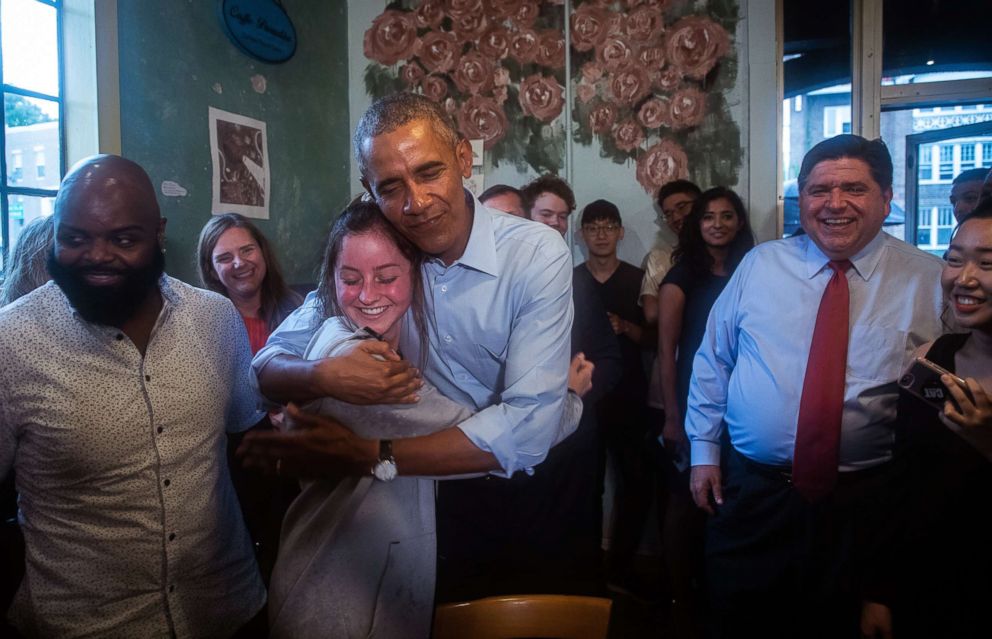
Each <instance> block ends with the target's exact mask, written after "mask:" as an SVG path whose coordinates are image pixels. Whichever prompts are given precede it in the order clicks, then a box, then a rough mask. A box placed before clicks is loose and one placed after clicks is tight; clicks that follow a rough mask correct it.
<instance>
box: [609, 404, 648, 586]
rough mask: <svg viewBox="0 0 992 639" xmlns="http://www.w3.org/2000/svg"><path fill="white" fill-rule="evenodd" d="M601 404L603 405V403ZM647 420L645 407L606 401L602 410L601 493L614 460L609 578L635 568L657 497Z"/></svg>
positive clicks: (626, 574)
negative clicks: (635, 557) (634, 564)
mask: <svg viewBox="0 0 992 639" xmlns="http://www.w3.org/2000/svg"><path fill="white" fill-rule="evenodd" d="M601 406H602V405H601ZM647 425H648V419H647V415H646V410H644V409H643V407H642V406H634V407H629V406H628V407H627V408H626V410H619V409H618V408H617V404H616V403H615V402H614V403H613V404H607V407H606V409H605V410H601V411H600V431H601V432H602V438H603V441H604V443H605V444H606V445H605V448H604V449H601V453H600V455H601V456H600V480H599V481H600V494H601V495H602V494H603V492H604V491H605V486H606V481H605V469H606V463H607V454H609V458H610V459H612V461H613V469H614V471H615V474H614V483H615V486H614V493H613V498H614V499H613V521H612V526H611V533H610V565H609V567H608V572H609V574H608V575H607V576H608V578H609V579H612V580H617V581H620V582H622V581H623V580H624V579H625V578H626V577H627V576H628V574H629V572H630V571H631V570H632V568H633V560H634V555H635V554H636V553H637V549H638V546H639V545H640V543H641V536H642V535H643V533H644V524H645V522H646V521H647V517H648V511H649V510H650V509H651V502H652V500H653V499H654V496H655V483H656V481H657V479H658V478H657V473H656V471H657V468H656V467H655V464H654V460H653V459H652V455H651V452H650V450H649V447H650V441H649V438H650V437H651V436H650V435H649V434H648V428H647Z"/></svg>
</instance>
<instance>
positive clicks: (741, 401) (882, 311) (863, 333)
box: [685, 232, 942, 471]
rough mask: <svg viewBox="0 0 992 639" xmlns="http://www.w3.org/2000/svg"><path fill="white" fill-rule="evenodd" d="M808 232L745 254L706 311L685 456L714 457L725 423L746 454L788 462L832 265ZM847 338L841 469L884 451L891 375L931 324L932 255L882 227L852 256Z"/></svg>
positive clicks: (891, 408) (871, 461) (892, 398)
mask: <svg viewBox="0 0 992 639" xmlns="http://www.w3.org/2000/svg"><path fill="white" fill-rule="evenodd" d="M828 261H829V258H827V256H826V255H824V254H823V253H822V252H821V251H820V249H819V248H818V247H817V246H816V244H815V243H814V242H813V241H812V240H810V238H809V237H808V236H805V235H804V236H800V237H794V238H789V239H786V240H778V241H774V242H766V243H764V244H761V245H760V246H757V247H755V248H754V249H753V250H751V252H750V253H748V254H747V255H746V256H745V257H744V260H743V261H742V262H741V264H740V266H738V267H737V270H736V272H735V273H734V275H733V277H732V278H731V280H730V283H729V284H727V287H726V288H725V289H724V291H723V293H722V294H721V295H720V297H719V299H717V301H716V304H715V305H714V306H713V309H712V310H711V311H710V316H709V320H708V321H707V325H706V335H705V336H704V338H703V342H702V344H701V345H700V347H699V350H698V351H697V352H696V358H695V359H694V360H693V373H692V381H691V383H690V385H689V406H688V410H687V415H686V423H685V427H686V433H687V434H688V436H689V440H690V442H691V449H692V465H693V466H698V465H708V464H713V465H715V464H719V461H720V436H721V434H722V432H723V428H724V424H726V428H727V430H728V432H729V434H730V441H731V443H732V444H733V446H734V448H736V449H737V450H738V451H739V452H741V453H742V454H744V455H745V456H747V457H749V458H751V459H753V460H755V461H758V462H761V463H765V464H773V465H790V464H791V463H792V452H793V449H794V448H795V442H796V424H797V420H798V416H799V401H800V398H801V396H802V390H803V381H804V379H805V376H806V362H807V360H808V358H809V349H810V343H811V341H812V339H813V328H814V326H815V324H816V314H817V309H819V307H820V298H821V297H822V296H823V291H824V289H825V288H826V286H827V282H828V281H829V280H830V278H831V276H832V275H833V271H832V270H831V269H830V268H829V267H828V266H827V262H828ZM851 263H852V264H853V268H851V269H849V270H848V272H847V279H848V288H849V290H850V295H851V306H850V340H849V342H848V350H847V379H846V386H845V390H844V411H843V422H842V426H841V442H840V470H841V471H846V470H857V469H861V468H870V467H871V466H875V465H877V464H879V463H882V462H884V461H886V460H888V459H889V458H890V457H891V453H892V444H893V439H894V434H893V431H892V421H893V420H894V419H895V414H896V398H897V395H898V392H897V391H898V387H897V385H896V380H898V378H899V375H900V374H901V372H902V370H903V366H904V364H905V363H906V361H907V360H908V358H909V356H910V355H911V354H912V352H913V351H914V350H915V349H916V347H917V346H919V345H920V344H923V343H924V342H927V341H930V340H931V339H934V338H935V337H936V336H937V335H939V334H940V332H941V325H940V320H939V316H940V308H941V293H940V272H941V268H942V262H941V260H940V259H938V258H936V257H934V256H933V255H930V254H928V253H924V252H923V251H920V250H919V249H917V248H915V247H913V246H910V245H909V244H906V243H905V242H902V241H900V240H897V239H896V238H894V237H892V236H890V235H888V234H887V233H884V232H879V234H878V235H877V236H876V237H875V238H874V239H873V240H872V241H871V242H870V243H869V244H868V246H866V247H865V248H864V249H862V250H861V252H860V253H858V254H857V255H856V256H854V257H853V258H852V259H851Z"/></svg>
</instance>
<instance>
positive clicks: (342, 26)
mask: <svg viewBox="0 0 992 639" xmlns="http://www.w3.org/2000/svg"><path fill="white" fill-rule="evenodd" d="M218 4H219V3H218V2H217V1H216V0H187V1H185V2H183V1H181V0H141V1H140V2H138V1H131V0H127V1H125V2H119V3H118V5H117V6H118V9H117V10H118V37H119V45H120V84H121V145H122V152H123V154H124V156H125V157H127V158H130V159H132V160H134V161H136V162H138V163H139V164H141V165H142V166H143V167H144V168H145V170H147V171H148V173H149V175H150V176H151V178H152V183H153V184H154V185H155V188H156V190H157V191H158V199H159V203H160V205H161V207H162V214H163V215H164V216H165V217H166V218H168V220H169V221H168V226H167V236H168V244H167V246H168V253H167V268H168V271H169V273H170V274H172V275H174V276H176V277H179V278H181V279H183V280H186V281H189V282H196V281H197V278H196V268H195V257H194V251H195V248H196V238H197V236H198V235H199V232H200V228H201V227H202V226H203V224H204V223H205V222H206V221H207V220H208V219H209V218H210V201H211V172H212V168H211V157H210V138H209V131H208V119H207V107H209V106H213V107H216V108H219V109H223V110H225V111H230V112H233V113H238V114H241V115H245V116H247V117H250V118H255V119H257V120H262V121H264V122H265V123H266V125H267V130H268V147H269V157H270V167H271V168H270V171H271V174H270V180H271V185H272V186H271V200H270V207H269V214H270V218H271V219H269V220H259V221H258V223H259V227H260V228H261V229H262V232H263V233H265V234H266V236H268V238H269V240H270V241H271V242H272V243H273V244H274V245H275V247H276V250H277V252H278V255H279V260H280V262H281V263H282V266H283V269H284V271H285V274H286V278H287V280H288V281H289V282H290V283H291V284H304V283H309V282H313V281H315V279H316V276H315V269H316V267H317V265H318V262H319V259H320V254H321V250H322V248H323V241H324V238H325V236H326V232H327V229H328V225H329V222H330V220H331V217H332V215H333V214H336V212H337V211H339V210H340V209H341V208H342V206H343V205H344V204H346V203H347V201H348V195H349V183H348V181H349V157H350V147H349V138H350V125H349V122H348V65H347V47H348V34H347V8H346V3H345V1H344V0H331V1H321V2H286V3H285V4H284V6H285V7H286V9H287V11H288V12H289V15H290V18H291V19H292V20H293V23H294V25H295V26H296V30H297V35H298V42H299V43H298V48H297V51H296V55H295V56H294V57H293V58H292V59H291V60H290V61H289V62H286V63H284V64H279V65H271V64H265V63H263V62H259V61H257V60H255V59H253V58H249V57H248V56H246V55H245V54H243V53H241V52H240V51H239V50H238V49H237V48H236V47H235V46H234V45H233V44H231V42H230V41H229V40H228V39H227V37H226V36H225V35H224V32H223V29H222V27H221V25H220V20H219V18H218V15H217V6H218ZM255 75H261V76H264V77H265V80H266V85H267V86H266V90H265V92H264V93H258V92H257V91H256V90H255V89H254V88H253V86H252V80H251V78H252V76H255ZM164 180H172V181H174V182H177V183H178V184H180V185H181V186H183V187H184V188H185V189H186V190H187V191H188V195H187V196H185V197H166V196H164V195H162V193H161V184H162V182H163V181H164Z"/></svg>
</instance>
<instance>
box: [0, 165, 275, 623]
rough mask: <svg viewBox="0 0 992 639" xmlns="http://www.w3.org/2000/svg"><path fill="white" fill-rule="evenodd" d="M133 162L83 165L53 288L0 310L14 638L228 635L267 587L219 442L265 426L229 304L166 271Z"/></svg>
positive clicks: (67, 204)
mask: <svg viewBox="0 0 992 639" xmlns="http://www.w3.org/2000/svg"><path fill="white" fill-rule="evenodd" d="M164 232H165V220H164V219H162V217H161V215H160V213H159V207H158V204H157V202H156V201H155V190H154V188H153V187H152V183H151V181H150V180H149V178H148V175H147V174H146V173H145V172H144V170H142V168H141V167H140V166H138V165H137V164H135V163H134V162H131V161H129V160H125V159H123V158H120V157H117V156H109V155H101V156H94V157H92V158H88V159H86V160H83V161H81V162H80V163H79V164H77V165H76V166H75V167H73V168H72V170H71V171H70V172H69V174H68V175H66V177H65V179H64V180H63V182H62V185H61V188H60V189H59V194H58V197H57V198H56V201H55V245H54V247H53V249H52V253H51V254H50V256H49V260H48V269H49V272H50V273H51V276H52V279H53V281H52V282H49V283H48V284H46V285H45V286H42V287H41V288H39V289H37V290H35V291H34V292H32V293H30V294H28V295H26V296H24V297H22V298H21V299H20V300H18V301H17V302H16V303H14V304H11V305H9V306H6V307H4V308H3V310H2V311H0V361H3V362H4V364H3V367H2V368H0V477H4V476H6V475H7V474H8V473H9V472H10V471H11V469H15V470H16V480H17V481H16V483H17V489H18V492H19V502H18V503H19V513H18V518H19V522H20V526H21V528H22V530H23V533H24V541H25V578H24V580H23V582H22V583H21V586H20V589H19V590H18V593H17V596H16V598H15V600H14V604H13V606H12V607H11V612H10V618H11V622H12V623H13V625H14V626H15V627H16V628H18V630H19V631H20V632H21V633H23V634H24V635H25V636H44V637H76V636H84V635H85V636H128V637H152V636H156V637H162V636H172V637H187V636H194V635H195V636H229V635H231V634H232V633H234V632H235V631H236V630H237V629H238V628H239V627H243V626H245V625H246V624H248V623H249V622H250V621H251V620H252V619H253V618H256V615H257V614H258V613H259V611H260V610H261V609H262V608H263V606H264V603H265V589H264V587H263V585H262V581H261V577H260V575H259V571H258V566H257V564H256V562H255V558H254V556H253V554H252V548H251V543H250V540H249V537H248V534H247V531H246V529H245V526H244V522H243V520H242V516H241V513H240V510H239V507H238V501H237V497H236V495H235V492H234V489H233V487H232V485H231V479H230V475H229V473H228V467H227V461H226V457H225V448H226V444H227V442H226V437H225V432H237V431H242V430H245V429H247V428H249V427H251V426H253V425H254V424H256V422H259V421H262V420H263V419H264V412H263V411H261V410H260V409H259V401H258V399H257V398H256V395H255V394H254V392H253V391H252V386H251V384H250V381H249V378H248V372H249V363H250V354H249V350H248V338H247V335H246V334H245V332H244V329H243V328H242V326H243V324H242V323H241V320H240V318H239V317H238V314H237V311H235V309H234V306H233V305H232V304H231V303H230V301H228V300H227V299H225V298H223V297H221V296H219V295H216V294H214V293H210V292H207V291H203V290H200V289H196V288H193V287H191V286H188V285H186V284H183V283H182V282H179V281H178V280H175V279H173V278H171V277H168V276H166V275H164V274H163V271H164V257H163V250H162V240H163V234H164Z"/></svg>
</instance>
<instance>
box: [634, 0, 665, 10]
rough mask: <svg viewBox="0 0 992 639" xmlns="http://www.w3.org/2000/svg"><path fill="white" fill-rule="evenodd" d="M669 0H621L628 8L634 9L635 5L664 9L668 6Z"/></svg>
mask: <svg viewBox="0 0 992 639" xmlns="http://www.w3.org/2000/svg"><path fill="white" fill-rule="evenodd" d="M668 2H669V0H623V3H624V5H626V7H627V8H628V9H634V8H636V7H654V8H655V9H659V10H661V9H664V8H665V7H666V6H668Z"/></svg>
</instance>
